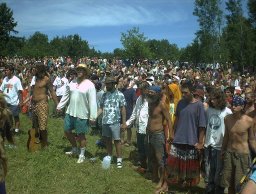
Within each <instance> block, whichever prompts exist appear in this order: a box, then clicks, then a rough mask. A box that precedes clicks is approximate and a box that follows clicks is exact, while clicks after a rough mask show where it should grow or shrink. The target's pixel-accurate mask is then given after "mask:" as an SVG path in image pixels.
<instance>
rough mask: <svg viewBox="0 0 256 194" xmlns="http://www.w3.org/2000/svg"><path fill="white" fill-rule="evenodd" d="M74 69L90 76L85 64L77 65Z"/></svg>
mask: <svg viewBox="0 0 256 194" xmlns="http://www.w3.org/2000/svg"><path fill="white" fill-rule="evenodd" d="M76 69H83V70H84V71H85V72H86V74H87V75H89V74H90V69H89V68H88V67H87V65H86V64H79V65H77V66H76Z"/></svg>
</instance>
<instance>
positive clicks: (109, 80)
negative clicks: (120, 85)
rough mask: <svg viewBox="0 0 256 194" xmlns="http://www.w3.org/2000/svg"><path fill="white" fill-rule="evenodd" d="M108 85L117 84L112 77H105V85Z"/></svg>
mask: <svg viewBox="0 0 256 194" xmlns="http://www.w3.org/2000/svg"><path fill="white" fill-rule="evenodd" d="M108 83H115V84H116V83H117V81H116V79H115V78H114V77H107V78H106V80H105V84H108Z"/></svg>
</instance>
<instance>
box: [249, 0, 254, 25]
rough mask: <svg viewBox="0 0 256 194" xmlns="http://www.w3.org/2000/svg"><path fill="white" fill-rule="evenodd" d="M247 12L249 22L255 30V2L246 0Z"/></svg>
mask: <svg viewBox="0 0 256 194" xmlns="http://www.w3.org/2000/svg"><path fill="white" fill-rule="evenodd" d="M248 10H249V17H250V21H251V23H252V24H253V25H254V28H256V0H248Z"/></svg>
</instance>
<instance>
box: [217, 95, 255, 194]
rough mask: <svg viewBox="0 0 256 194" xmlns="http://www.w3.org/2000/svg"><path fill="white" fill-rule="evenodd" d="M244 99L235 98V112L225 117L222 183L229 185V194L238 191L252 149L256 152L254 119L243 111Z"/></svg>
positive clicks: (222, 184)
mask: <svg viewBox="0 0 256 194" xmlns="http://www.w3.org/2000/svg"><path fill="white" fill-rule="evenodd" d="M243 108H244V100H243V98H242V97H240V96H235V97H234V99H233V111H234V113H233V114H231V115H228V116H227V117H226V118H225V135H224V140H223V144H222V149H221V153H222V157H223V171H222V176H221V181H220V184H221V186H222V187H228V190H229V191H228V193H229V194H233V193H234V194H235V193H236V190H235V189H236V186H237V185H238V184H239V181H240V179H241V178H242V176H243V175H244V174H245V173H246V171H247V168H248V167H249V164H250V149H249V147H250V148H251V151H253V152H254V153H255V152H256V139H255V136H254V133H253V127H254V120H253V118H251V117H249V116H248V115H245V114H244V112H243Z"/></svg>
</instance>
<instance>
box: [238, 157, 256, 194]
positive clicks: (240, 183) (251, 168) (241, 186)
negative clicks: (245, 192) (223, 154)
mask: <svg viewBox="0 0 256 194" xmlns="http://www.w3.org/2000/svg"><path fill="white" fill-rule="evenodd" d="M255 164H256V157H255V158H254V159H253V161H252V164H251V166H250V167H249V168H248V169H247V172H246V174H245V175H244V176H243V177H242V178H241V180H240V182H239V184H238V185H237V186H236V193H237V194H239V193H241V191H242V188H243V186H244V184H245V183H246V182H247V181H248V179H249V175H250V174H251V172H252V170H253V167H254V165H255Z"/></svg>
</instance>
